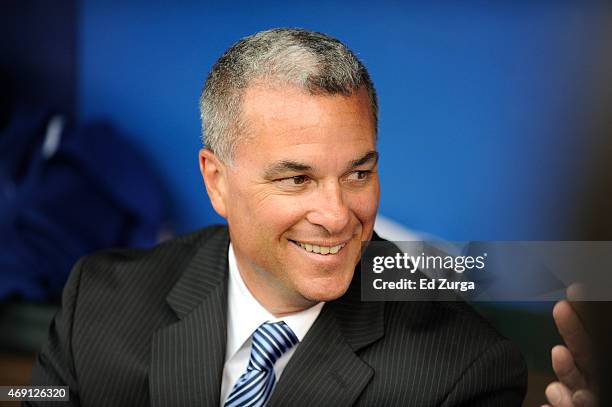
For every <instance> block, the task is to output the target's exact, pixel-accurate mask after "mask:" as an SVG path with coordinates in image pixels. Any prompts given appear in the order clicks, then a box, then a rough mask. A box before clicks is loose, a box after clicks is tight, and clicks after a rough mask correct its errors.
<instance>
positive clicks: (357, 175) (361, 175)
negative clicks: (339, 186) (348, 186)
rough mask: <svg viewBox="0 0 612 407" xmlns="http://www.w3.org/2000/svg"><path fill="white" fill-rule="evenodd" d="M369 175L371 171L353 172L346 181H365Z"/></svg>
mask: <svg viewBox="0 0 612 407" xmlns="http://www.w3.org/2000/svg"><path fill="white" fill-rule="evenodd" d="M371 173H372V171H370V170H360V171H354V172H352V173H350V174H349V175H348V177H347V179H348V180H349V181H365V180H367V179H368V177H369V176H370V174H371Z"/></svg>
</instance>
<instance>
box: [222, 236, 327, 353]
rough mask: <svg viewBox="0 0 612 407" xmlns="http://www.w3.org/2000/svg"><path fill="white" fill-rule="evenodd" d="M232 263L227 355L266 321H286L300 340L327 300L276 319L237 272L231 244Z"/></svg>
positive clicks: (230, 269)
mask: <svg viewBox="0 0 612 407" xmlns="http://www.w3.org/2000/svg"><path fill="white" fill-rule="evenodd" d="M227 257H228V265H229V279H228V307H227V314H228V315H227V320H228V323H227V351H226V357H227V358H230V357H232V356H233V355H234V354H235V353H236V352H237V351H238V350H239V349H240V347H242V345H243V344H244V343H245V342H246V341H247V340H248V339H249V338H250V337H251V335H252V334H253V332H254V331H255V330H256V329H257V328H258V327H259V325H261V324H263V323H264V322H278V321H285V323H286V324H287V325H288V326H289V328H291V330H293V332H294V333H295V336H297V338H298V340H299V341H300V342H301V341H302V339H304V336H306V333H307V332H308V330H309V329H310V327H311V326H312V324H313V323H314V321H315V320H316V319H317V317H318V316H319V313H320V312H321V308H323V305H324V304H325V303H324V302H320V303H318V304H316V305H314V306H312V307H310V308H308V309H306V310H304V311H300V312H297V313H295V314H291V315H287V316H284V317H281V318H277V317H275V316H274V315H272V314H271V313H270V312H269V311H268V310H266V309H265V308H264V307H263V306H262V305H261V304H260V303H259V302H258V301H257V299H255V297H253V294H251V292H250V291H249V289H248V288H247V286H246V284H245V283H244V281H243V280H242V276H241V275H240V272H239V271H238V263H237V261H236V256H235V254H234V249H233V246H232V243H231V242H230V244H229V250H228V252H227Z"/></svg>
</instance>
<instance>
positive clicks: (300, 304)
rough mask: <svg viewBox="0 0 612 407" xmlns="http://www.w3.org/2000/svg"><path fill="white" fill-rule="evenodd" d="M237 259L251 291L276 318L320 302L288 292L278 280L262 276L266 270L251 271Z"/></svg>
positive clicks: (240, 270) (245, 282)
mask: <svg viewBox="0 0 612 407" xmlns="http://www.w3.org/2000/svg"><path fill="white" fill-rule="evenodd" d="M236 261H237V263H238V273H239V274H240V277H241V278H242V281H243V282H244V284H245V285H246V287H247V289H248V290H249V292H250V293H251V294H252V295H253V297H254V298H255V299H256V300H257V302H259V303H260V304H261V306H262V307H264V308H265V309H266V310H267V311H268V312H269V313H270V314H272V315H274V316H275V317H276V318H279V317H284V316H287V315H292V314H295V313H298V312H301V311H304V310H307V309H308V308H310V307H312V306H314V305H316V304H318V301H311V300H309V299H306V298H304V297H302V296H301V295H299V294H298V295H296V293H295V292H288V290H287V288H286V287H284V286H283V285H282V284H281V283H280V282H278V281H275V280H273V279H264V278H261V274H262V273H265V271H262V272H257V271H250V269H248V267H246V265H243V263H242V262H241V261H240V259H238V258H237V257H236ZM271 280H272V281H271Z"/></svg>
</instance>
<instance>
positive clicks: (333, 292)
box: [300, 279, 352, 302]
mask: <svg viewBox="0 0 612 407" xmlns="http://www.w3.org/2000/svg"><path fill="white" fill-rule="evenodd" d="M351 280H352V279H348V281H346V282H345V281H342V282H333V283H332V284H322V285H318V286H317V287H308V288H307V289H304V290H300V291H301V294H302V297H304V298H306V299H307V300H308V301H311V302H321V301H325V302H328V301H333V300H337V299H338V298H340V297H342V296H343V295H344V294H345V293H346V291H347V290H348V288H349V285H350V284H351Z"/></svg>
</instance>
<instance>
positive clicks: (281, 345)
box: [225, 321, 298, 407]
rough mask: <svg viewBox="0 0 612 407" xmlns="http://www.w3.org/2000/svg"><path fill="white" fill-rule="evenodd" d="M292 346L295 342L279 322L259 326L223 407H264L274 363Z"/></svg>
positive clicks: (272, 375) (273, 376)
mask: <svg viewBox="0 0 612 407" xmlns="http://www.w3.org/2000/svg"><path fill="white" fill-rule="evenodd" d="M296 343H298V338H297V337H296V336H295V334H294V333H293V331H292V330H291V328H289V326H287V324H285V323H284V322H283V321H281V322H275V323H268V322H266V323H265V324H262V325H260V326H259V328H257V329H256V330H255V332H253V345H252V346H251V358H250V359H249V365H248V366H247V370H246V372H244V373H243V375H242V376H240V378H239V379H238V381H237V382H236V384H235V385H234V388H233V389H232V391H231V393H230V394H229V396H227V400H226V401H225V407H246V406H249V407H251V406H253V407H259V406H264V405H265V404H266V402H267V401H268V399H269V398H270V394H272V389H273V388H274V382H275V381H276V375H275V374H274V363H275V362H276V361H277V360H278V359H279V358H280V357H281V355H282V354H283V353H285V352H287V351H288V350H289V349H291V348H292V347H293V346H294V345H295V344H296Z"/></svg>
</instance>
